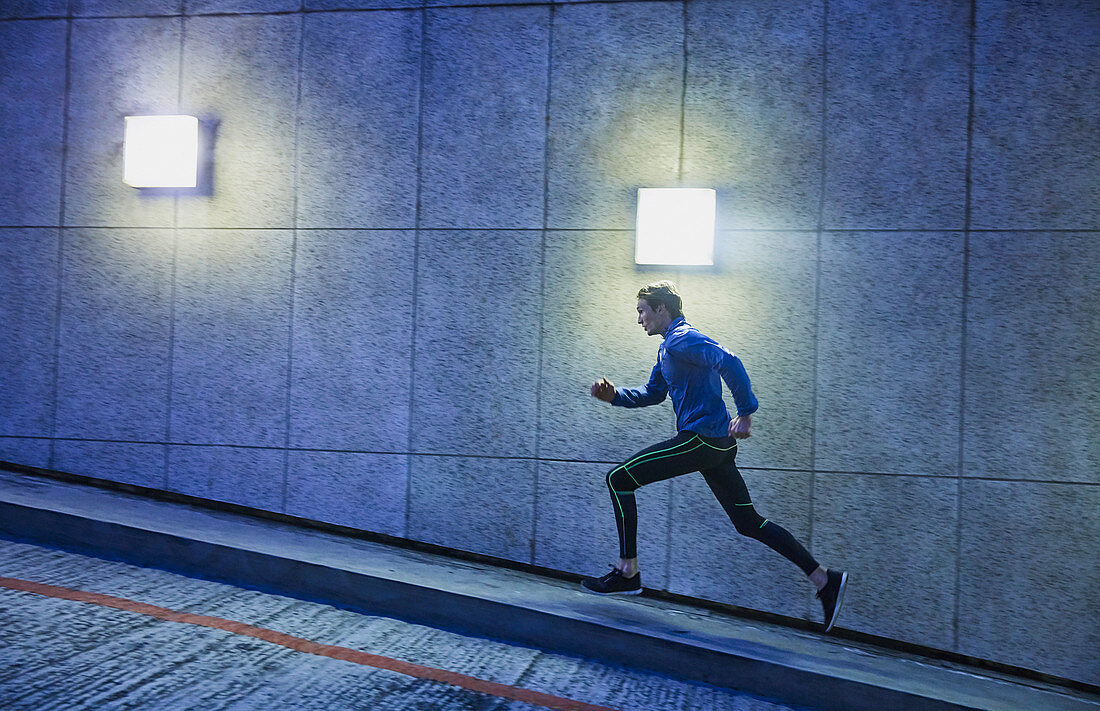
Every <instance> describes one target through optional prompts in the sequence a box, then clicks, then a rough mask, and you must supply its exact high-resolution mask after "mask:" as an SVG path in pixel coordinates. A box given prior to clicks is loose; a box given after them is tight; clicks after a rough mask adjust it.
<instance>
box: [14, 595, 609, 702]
mask: <svg viewBox="0 0 1100 711" xmlns="http://www.w3.org/2000/svg"><path fill="white" fill-rule="evenodd" d="M0 587H5V588H8V589H10V590H20V591H23V592H29V593H35V594H37V595H44V596H46V597H53V598H58V599H61V600H74V601H76V602H89V603H92V604H94V605H100V606H102V607H111V608H114V609H116V610H125V611H127V612H136V613H138V614H141V615H148V616H149V617H155V618H157V619H158V620H167V621H169V622H183V623H185V624H189V625H199V626H201V627H211V628H213V629H218V630H224V631H226V632H232V633H234V634H239V635H244V636H246V637H255V638H256V639H262V640H263V641H265V642H271V643H273V644H278V645H281V646H283V647H287V648H289V649H293V650H295V651H298V652H305V653H307V654H315V655H317V656H320V657H329V658H331V659H339V660H341V661H345V662H352V663H354V664H360V665H362V666H365V667H374V668H376V669H386V670H388V671H393V672H397V673H398V674H404V675H406V676H412V677H416V678H418V679H428V680H430V681H438V682H442V683H444V684H450V685H451V686H458V687H461V688H463V689H469V690H470V691H476V692H478V693H482V694H490V695H492V696H497V697H500V698H502V699H512V700H514V701H522V702H523V703H527V704H534V705H536V706H542V707H545V708H548V709H556V710H557V711H615V709H611V708H609V707H607V706H597V705H595V704H589V703H585V702H583V701H574V700H573V699H565V698H562V697H560V696H554V695H552V694H544V693H542V692H540V691H532V690H530V689H523V688H520V687H518V686H509V685H508V684H499V683H497V682H495V681H486V680H485V679H478V678H477V677H473V676H466V675H465V674H459V673H457V672H453V671H448V670H446V669H435V668H433V667H425V666H421V665H419V664H412V663H411V662H403V661H401V660H400V659H392V658H390V657H383V656H380V655H377V654H368V653H367V652H360V651H359V650H357V649H350V648H348V647H337V646H334V645H331V644H321V643H320V642H313V641H311V640H308V639H303V638H301V637H295V636H293V635H289V634H283V633H282V632H276V631H275V630H269V629H266V628H264V627H255V626H253V625H249V624H246V623H244V622H236V621H234V620H226V619H222V618H220V617H210V616H208V615H194V614H191V613H189V612H178V611H176V610H171V609H168V608H166V607H157V606H156V605H148V604H146V603H144V602H138V601H136V600H129V599H127V598H124V597H113V596H111V595H103V594H100V593H93V592H85V591H83V590H72V589H70V588H63V587H59V586H57V585H47V584H45V583H35V582H31V581H29V580H20V579H18V578H5V577H0Z"/></svg>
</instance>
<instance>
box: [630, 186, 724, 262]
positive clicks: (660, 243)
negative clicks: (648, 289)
mask: <svg viewBox="0 0 1100 711" xmlns="http://www.w3.org/2000/svg"><path fill="white" fill-rule="evenodd" d="M715 203H716V197H715V192H714V190H713V189H711V188H638V222H637V225H636V234H637V236H636V242H635V247H634V263H635V264H714V209H715Z"/></svg>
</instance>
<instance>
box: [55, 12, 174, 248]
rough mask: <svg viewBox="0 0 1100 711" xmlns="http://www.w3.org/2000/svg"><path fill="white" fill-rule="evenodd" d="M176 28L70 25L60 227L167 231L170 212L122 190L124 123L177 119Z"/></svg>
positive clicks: (127, 22)
mask: <svg viewBox="0 0 1100 711" xmlns="http://www.w3.org/2000/svg"><path fill="white" fill-rule="evenodd" d="M181 22H182V21H181V20H180V19H179V18H173V17H163V18H151V19H147V18H135V19H112V20H104V19H97V20H75V21H73V23H72V40H71V43H72V49H71V52H72V60H71V79H70V90H69V106H68V131H67V135H68V142H67V144H66V159H65V224H66V225H77V226H97V227H99V226H103V227H171V226H172V225H173V222H174V219H175V207H174V204H173V202H172V200H171V199H170V198H167V197H164V196H154V195H151V194H149V192H148V191H145V190H139V189H137V188H132V187H130V186H129V185H126V184H125V183H123V182H122V176H123V156H124V146H123V142H124V141H123V139H124V136H125V117H126V116H137V115H146V114H176V113H180V111H179V77H180V32H181Z"/></svg>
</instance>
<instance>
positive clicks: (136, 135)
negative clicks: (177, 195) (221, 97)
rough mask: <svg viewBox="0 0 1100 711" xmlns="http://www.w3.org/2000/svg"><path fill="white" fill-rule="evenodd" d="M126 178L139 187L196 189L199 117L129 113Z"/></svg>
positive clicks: (124, 162) (124, 169)
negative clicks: (131, 114)
mask: <svg viewBox="0 0 1100 711" xmlns="http://www.w3.org/2000/svg"><path fill="white" fill-rule="evenodd" d="M125 141H126V144H125V146H126V147H125V151H124V157H123V177H122V180H123V181H124V182H125V183H126V184H127V185H131V186H133V187H135V188H193V187H195V186H196V185H197V182H198V163H199V120H198V119H197V118H196V117H194V116H127V117H126V136H125Z"/></svg>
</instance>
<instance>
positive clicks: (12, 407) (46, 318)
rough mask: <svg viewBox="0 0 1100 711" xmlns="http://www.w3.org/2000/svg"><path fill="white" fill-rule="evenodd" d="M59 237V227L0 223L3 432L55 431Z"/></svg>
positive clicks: (0, 431) (0, 419)
mask: <svg viewBox="0 0 1100 711" xmlns="http://www.w3.org/2000/svg"><path fill="white" fill-rule="evenodd" d="M59 239H60V235H59V230H56V229H0V283H3V284H4V298H3V299H0V323H2V324H4V327H3V328H2V329H0V372H3V374H4V377H3V378H2V379H0V399H2V400H3V401H4V403H5V404H4V406H3V407H0V435H23V436H26V435H37V436H42V437H46V436H49V435H50V434H51V432H50V428H51V427H52V425H53V407H54V402H55V400H54V378H55V375H56V355H55V351H56V349H55V345H56V339H57V335H56V329H57V326H56V321H57V319H56V311H57V280H58V240H59Z"/></svg>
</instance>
